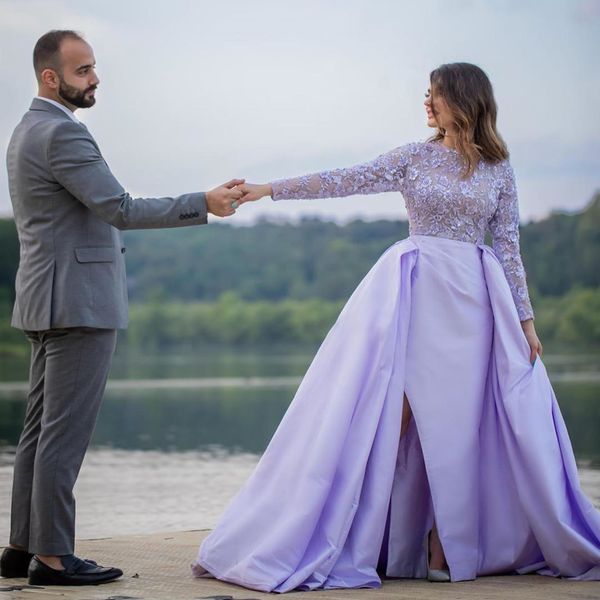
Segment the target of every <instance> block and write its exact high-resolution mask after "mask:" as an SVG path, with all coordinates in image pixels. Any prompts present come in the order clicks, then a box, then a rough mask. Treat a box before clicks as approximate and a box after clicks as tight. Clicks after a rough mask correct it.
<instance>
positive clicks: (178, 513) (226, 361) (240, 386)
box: [0, 347, 600, 539]
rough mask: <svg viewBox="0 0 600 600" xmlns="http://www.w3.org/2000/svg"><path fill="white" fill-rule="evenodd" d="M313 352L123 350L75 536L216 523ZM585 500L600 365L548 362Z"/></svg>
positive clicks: (2, 457)
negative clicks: (140, 353) (140, 351)
mask: <svg viewBox="0 0 600 600" xmlns="http://www.w3.org/2000/svg"><path fill="white" fill-rule="evenodd" d="M314 350H315V348H298V347H292V348H290V347H276V348H275V347H274V348H268V349H264V348H263V349H252V350H248V349H243V348H242V349H237V350H231V349H223V348H203V349H190V350H188V351H186V352H177V353H176V352H165V353H163V354H161V355H158V356H157V355H150V354H148V355H144V356H141V355H139V354H128V353H127V352H126V351H125V350H124V349H120V350H119V352H118V353H117V355H116V356H115V360H114V363H113V369H112V372H111V380H110V383H109V387H108V390H107V393H106V397H105V401H104V403H103V406H102V410H101V414H100V418H99V421H98V425H97V428H96V431H95V434H94V438H93V442H92V448H91V449H90V451H89V452H88V455H87V457H86V460H85V462H84V466H83V468H82V471H81V475H80V478H79V481H78V483H77V487H76V496H77V500H78V520H77V532H78V536H80V537H104V536H110V535H114V534H119V533H120V534H128V533H149V532H152V531H162V530H176V529H204V528H210V527H213V526H214V524H215V522H216V519H217V517H218V515H219V514H220V513H221V512H222V510H223V508H224V507H225V505H226V503H227V502H228V500H229V499H230V498H231V497H232V496H233V494H234V493H235V492H236V491H237V490H238V489H239V487H240V486H241V485H242V484H243V482H244V481H245V479H246V478H247V477H248V475H249V474H250V473H251V471H252V469H253V468H254V466H255V464H256V462H257V461H258V458H259V456H260V454H261V453H262V451H263V450H264V448H265V447H266V445H267V443H268V441H269V439H270V438H271V436H272V434H273V432H274V431H275V429H276V427H277V425H278V423H279V421H280V420H281V417H282V416H283V414H284V412H285V410H286V409H287V407H288V405H289V402H290V401H291V399H292V398H293V395H294V392H295V390H296V387H297V385H298V383H299V381H300V377H301V376H302V374H303V373H304V371H305V370H306V368H307V366H308V364H309V363H310V360H311V359H312V356H313V355H314ZM544 362H545V363H546V366H547V367H548V370H549V372H550V374H551V377H552V379H553V383H554V388H555V391H556V393H557V396H558V398H559V402H560V406H561V410H562V412H563V415H564V417H565V421H566V422H567V426H568V428H569V433H570V436H571V441H572V443H573V447H574V450H575V454H576V457H577V460H578V465H579V468H580V478H581V481H582V486H583V488H584V490H585V492H586V493H587V494H588V495H589V496H590V497H591V498H592V500H593V502H594V503H595V504H596V506H598V507H599V508H600V434H599V432H600V377H599V374H600V368H599V365H598V357H594V356H548V357H545V361H544ZM26 373H27V365H26V364H25V363H24V362H23V361H18V360H14V361H2V366H1V368H0V539H6V536H7V533H8V519H9V498H10V485H11V477H12V462H13V457H14V446H15V445H16V443H17V440H18V435H19V433H20V428H21V423H22V419H23V415H24V409H25V402H24V398H25V393H26V388H27V385H26V383H25V382H24V379H25V378H26Z"/></svg>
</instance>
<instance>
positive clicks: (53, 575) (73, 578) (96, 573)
mask: <svg viewBox="0 0 600 600" xmlns="http://www.w3.org/2000/svg"><path fill="white" fill-rule="evenodd" d="M60 561H61V562H62V565H63V567H64V570H63V571H57V570H56V569H52V568H51V567H49V566H48V565H46V564H44V563H43V562H42V561H41V560H40V559H39V558H38V557H37V556H34V557H33V558H32V559H31V563H30V564H29V584H30V585H98V584H99V583H108V582H109V581H113V580H114V579H118V578H119V577H121V575H123V571H121V569H117V568H114V567H101V566H99V565H96V564H94V563H93V562H92V561H87V560H82V559H81V558H77V557H76V556H75V555H74V554H69V555H68V556H61V557H60Z"/></svg>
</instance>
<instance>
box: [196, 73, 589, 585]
mask: <svg viewBox="0 0 600 600" xmlns="http://www.w3.org/2000/svg"><path fill="white" fill-rule="evenodd" d="M430 86H431V89H430V91H428V93H427V95H426V96H427V97H426V99H425V108H426V110H427V124H428V126H429V127H432V128H435V129H436V130H437V131H436V134H435V135H434V136H433V137H432V138H431V139H430V140H428V141H427V142H417V143H410V144H406V145H404V146H401V147H399V148H397V149H395V150H392V151H391V152H388V153H386V154H383V155H381V156H379V157H378V158H376V159H375V160H373V161H372V162H368V163H365V164H361V165H357V166H355V167H352V168H348V169H337V170H333V171H325V172H322V173H316V174H312V175H305V176H302V177H298V178H295V179H287V180H280V181H276V182H274V183H272V184H266V185H251V184H246V185H244V186H242V191H244V193H245V196H244V198H243V201H253V200H257V199H259V198H261V197H263V196H266V195H270V196H272V197H273V199H274V200H283V199H286V198H325V197H333V196H347V195H350V194H371V193H378V192H385V191H400V192H402V194H403V196H404V198H405V200H406V206H407V211H408V215H409V222H410V236H409V238H407V239H405V240H403V241H401V242H398V243H396V244H394V245H393V246H392V247H391V248H389V249H388V250H387V251H386V252H385V253H384V254H383V255H382V257H381V258H380V259H379V260H378V262H377V263H376V264H375V266H374V267H373V268H372V269H371V271H370V272H369V273H368V274H367V276H366V277H365V278H364V279H363V281H362V282H361V283H360V285H359V286H358V288H357V289H356V291H355V292H354V294H353V295H352V297H351V298H350V299H349V301H348V303H347V304H346V306H345V307H344V309H343V310H342V312H341V314H340V316H339V318H338V320H337V322H336V323H335V325H334V326H333V328H332V329H331V331H330V332H329V334H328V335H327V337H326V339H325V341H324V342H323V344H322V346H321V348H320V349H319V351H318V353H317V355H316V356H315V359H314V360H313V363H312V364H311V366H310V368H309V370H308V372H307V373H306V376H305V377H304V379H303V381H302V384H301V385H300V387H299V389H298V391H297V393H296V396H295V398H294V400H293V402H292V403H291V405H290V407H289V409H288V411H287V412H286V415H285V417H284V418H283V420H282V422H281V424H280V426H279V428H278V429H277V431H276V433H275V435H274V437H273V439H272V440H271V443H270V444H269V447H268V448H267V450H266V451H265V453H264V455H263V456H262V458H261V460H260V462H259V464H258V466H257V468H256V470H255V472H254V473H253V475H252V476H251V477H250V479H249V480H248V482H247V483H246V484H245V486H244V487H243V488H242V490H241V491H240V492H239V494H238V495H237V497H236V498H234V500H233V501H232V502H231V504H230V505H229V507H228V509H227V510H226V512H225V514H224V515H223V517H222V518H221V521H220V523H219V524H218V525H217V527H216V529H215V530H214V531H213V532H212V533H211V534H210V535H209V536H208V537H207V538H206V540H205V541H204V542H203V544H202V546H201V548H200V553H199V556H198V559H197V561H196V563H195V564H194V565H193V571H194V573H195V574H196V575H197V576H203V575H208V576H215V577H218V578H220V579H223V580H225V581H230V582H233V583H236V584H239V585H242V586H246V587H249V588H253V589H257V590H263V591H277V592H287V591H290V590H293V589H303V590H307V589H315V588H320V587H322V588H335V587H377V586H379V585H380V578H379V576H378V572H379V573H383V574H385V575H387V576H389V577H423V578H424V577H428V578H429V579H430V580H432V581H450V580H451V581H461V580H468V579H474V578H475V577H476V576H478V575H488V574H497V573H511V572H518V573H528V572H532V571H536V572H538V573H540V574H544V575H553V576H563V577H570V578H575V579H600V514H599V513H598V511H596V510H595V509H594V507H593V506H592V504H591V502H590V501H589V500H588V499H587V498H586V497H585V496H584V494H583V493H582V491H581V489H580V487H579V482H578V476H577V469H576V465H575V460H574V456H573V452H572V449H571V445H570V441H569V437H568V434H567V431H566V429H565V425H564V422H563V419H562V416H561V413H560V410H559V407H558V404H557V402H556V398H555V396H554V393H553V391H552V387H551V385H550V383H549V380H548V377H547V374H546V371H545V368H544V365H543V364H542V362H541V360H536V357H537V356H541V353H542V345H541V343H540V341H539V339H538V337H537V335H536V332H535V328H534V324H533V311H532V308H531V304H530V301H529V296H528V293H527V285H526V281H525V272H524V269H523V265H522V262H521V257H520V252H519V234H518V224H519V219H518V207H517V193H516V186H515V179H514V173H513V170H512V167H511V165H510V163H509V161H508V151H507V149H506V145H505V144H504V142H503V141H502V139H501V138H500V136H499V135H498V133H497V131H496V103H495V100H494V97H493V92H492V86H491V84H490V82H489V80H488V78H487V76H486V74H485V73H484V72H483V71H482V70H481V69H480V68H478V67H476V66H474V65H471V64H468V63H455V64H447V65H442V66H441V67H439V68H438V69H436V70H434V71H433V72H432V73H431V74H430ZM486 230H489V231H490V232H491V235H492V239H493V249H490V248H489V247H488V246H485V245H484V244H483V239H484V234H485V232H486Z"/></svg>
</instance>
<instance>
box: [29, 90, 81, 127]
mask: <svg viewBox="0 0 600 600" xmlns="http://www.w3.org/2000/svg"><path fill="white" fill-rule="evenodd" d="M36 98H37V99H38V100H43V101H44V102H48V103H50V104H54V106H56V107H57V108H60V110H62V111H63V112H64V113H65V114H67V115H68V116H69V118H70V119H72V120H73V121H75V123H81V121H80V120H79V119H78V118H77V117H76V116H75V113H74V112H73V111H72V110H69V109H68V108H67V107H66V106H64V105H63V104H61V103H60V102H56V100H51V99H50V98H43V97H42V96H36Z"/></svg>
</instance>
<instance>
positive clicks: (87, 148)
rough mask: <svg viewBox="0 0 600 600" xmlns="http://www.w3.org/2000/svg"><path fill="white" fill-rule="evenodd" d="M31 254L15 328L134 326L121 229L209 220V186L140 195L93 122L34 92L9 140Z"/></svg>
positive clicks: (17, 210)
mask: <svg viewBox="0 0 600 600" xmlns="http://www.w3.org/2000/svg"><path fill="white" fill-rule="evenodd" d="M7 167H8V181H9V189H10V197H11V200H12V204H13V209H14V218H15V223H16V226H17V231H18V234H19V242H20V245H21V254H20V261H19V270H18V272H17V277H16V282H15V287H16V302H15V306H14V311H13V319H12V325H13V326H14V327H17V328H21V329H26V330H32V331H41V330H46V329H56V328H63V327H99V328H107V329H117V328H118V329H121V328H125V327H126V326H127V285H126V280H125V260H124V252H125V248H124V247H123V242H122V234H121V232H120V231H119V230H121V229H150V228H159V227H181V226H184V225H199V224H203V223H206V199H205V195H204V193H202V192H198V193H194V194H184V195H183V196H179V197H177V198H136V199H133V198H132V197H131V196H130V195H129V194H128V193H127V192H126V191H125V190H124V189H123V187H122V186H121V184H120V183H119V182H118V181H117V180H116V179H115V177H114V176H113V174H112V173H111V172H110V169H109V168H108V165H107V164H106V162H105V161H104V159H103V158H102V154H101V153H100V149H99V148H98V145H97V144H96V142H95V140H94V138H93V137H92V136H91V135H90V133H89V131H88V130H87V128H86V127H85V125H83V124H79V123H76V122H74V121H73V120H71V119H70V118H69V116H68V115H67V114H65V113H64V112H63V111H61V110H60V109H59V108H58V107H56V106H53V105H52V104H50V103H48V102H44V101H43V100H39V99H37V98H36V99H34V100H33V103H32V104H31V108H30V109H29V111H28V112H27V113H26V114H25V115H24V117H23V119H22V120H21V122H20V123H19V124H18V125H17V127H16V129H15V131H14V133H13V135H12V138H11V140H10V143H9V146H8V154H7Z"/></svg>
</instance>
